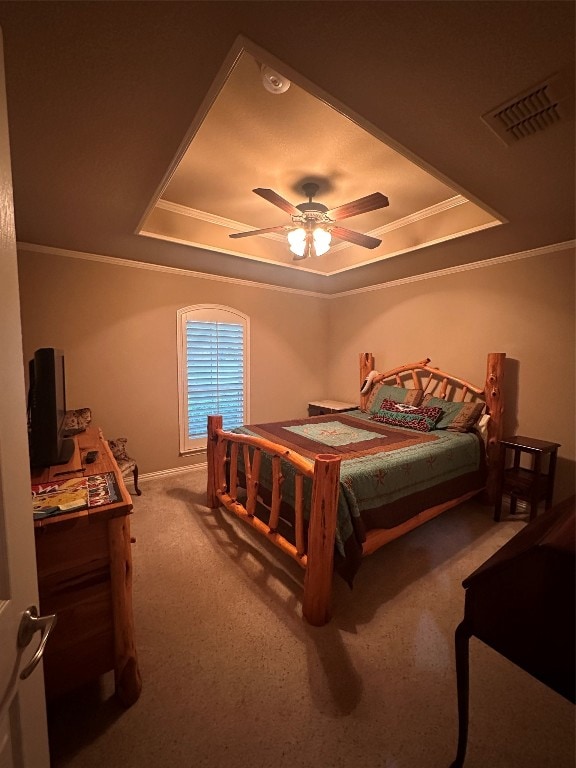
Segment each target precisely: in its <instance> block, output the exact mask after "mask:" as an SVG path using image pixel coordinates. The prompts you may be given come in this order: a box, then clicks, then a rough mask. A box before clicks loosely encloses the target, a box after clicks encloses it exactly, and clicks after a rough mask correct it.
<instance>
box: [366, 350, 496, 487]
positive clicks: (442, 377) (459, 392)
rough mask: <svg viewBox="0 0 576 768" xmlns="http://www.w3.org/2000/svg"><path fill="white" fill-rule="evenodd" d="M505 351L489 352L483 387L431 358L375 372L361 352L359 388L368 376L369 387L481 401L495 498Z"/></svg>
mask: <svg viewBox="0 0 576 768" xmlns="http://www.w3.org/2000/svg"><path fill="white" fill-rule="evenodd" d="M505 358H506V354H505V353H504V352H490V353H489V354H488V356H487V364H486V378H485V381H484V384H482V385H479V386H478V385H475V384H472V383H470V382H469V381H466V380H465V379H463V378H461V377H459V376H456V375H454V374H451V373H446V372H445V371H442V370H440V369H439V368H436V367H434V366H432V365H430V362H431V361H430V358H424V359H423V360H419V361H418V362H416V363H408V364H406V365H400V366H397V367H396V368H392V369H391V370H389V371H385V372H384V373H377V372H376V371H375V368H374V355H373V354H372V353H371V352H362V353H360V388H361V389H362V386H363V384H364V382H365V381H366V379H367V378H368V377H369V376H370V379H371V385H372V386H373V385H374V384H377V383H378V382H382V381H386V380H388V381H389V383H390V384H393V385H394V386H397V387H406V388H409V389H410V388H411V389H422V390H424V394H433V395H434V397H439V398H442V399H443V400H447V401H450V402H463V401H483V402H485V403H486V413H488V414H489V415H490V419H489V421H488V426H487V441H486V451H487V457H488V473H489V478H488V484H487V490H488V496H489V498H490V500H492V499H493V497H494V492H495V484H496V473H497V460H498V442H499V441H500V439H501V438H502V417H503V413H504V392H503V386H502V385H503V377H504V360H505ZM369 394H370V390H369V389H368V391H366V392H365V393H364V394H361V395H360V408H361V409H362V410H366V404H367V401H368V397H369Z"/></svg>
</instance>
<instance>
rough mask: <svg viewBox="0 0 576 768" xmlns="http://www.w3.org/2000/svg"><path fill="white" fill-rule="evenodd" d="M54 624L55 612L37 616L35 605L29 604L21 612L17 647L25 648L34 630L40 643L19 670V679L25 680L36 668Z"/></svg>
mask: <svg viewBox="0 0 576 768" xmlns="http://www.w3.org/2000/svg"><path fill="white" fill-rule="evenodd" d="M55 624H56V614H55V613H51V614H48V615H47V616H38V609H37V608H36V606H35V605H31V606H30V607H29V608H27V609H26V610H25V611H24V613H23V614H22V619H21V621H20V626H19V627H18V648H26V646H27V645H28V644H29V643H30V641H31V640H32V637H33V635H34V634H35V633H36V632H40V645H39V646H38V648H37V649H36V653H35V654H34V656H32V658H31V659H30V661H29V662H28V664H27V665H26V666H25V667H24V669H23V670H22V672H20V680H26V678H27V677H30V675H31V674H32V672H34V670H35V669H36V666H37V665H38V662H39V661H40V659H41V658H42V655H43V653H44V648H45V647H46V643H47V641H48V637H49V636H50V632H51V631H52V629H53V628H54V625H55Z"/></svg>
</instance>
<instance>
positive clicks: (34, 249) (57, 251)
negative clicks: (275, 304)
mask: <svg viewBox="0 0 576 768" xmlns="http://www.w3.org/2000/svg"><path fill="white" fill-rule="evenodd" d="M17 248H18V250H20V251H23V252H27V253H46V254H49V255H52V256H64V257H66V258H70V259H81V260H83V261H97V262H100V263H102V264H110V265H113V266H115V267H131V268H132V269H147V270H149V271H151V272H165V273H166V274H168V275H180V276H181V277H194V278H196V279H197V280H212V281H214V282H219V283H231V284H232V285H242V286H244V287H246V288H261V289H263V290H269V291H280V293H295V294H299V295H301V296H312V297H316V298H319V299H327V298H330V297H329V295H328V294H326V293H318V292H316V291H306V290H304V289H302V288H286V287H284V286H281V285H272V284H271V283H259V282H257V281H256V280H243V279H242V278H240V277H224V276H222V275H213V274H209V273H206V272H195V271H193V270H191V269H182V268H181V267H168V266H164V265H162V264H150V263H148V262H146V261H132V260H130V259H121V258H118V256H102V255H100V254H98V253H86V252H84V251H70V250H68V249H66V248H56V247H54V246H51V245H34V243H21V242H18V243H17Z"/></svg>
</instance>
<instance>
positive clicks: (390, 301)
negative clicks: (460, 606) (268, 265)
mask: <svg viewBox="0 0 576 768" xmlns="http://www.w3.org/2000/svg"><path fill="white" fill-rule="evenodd" d="M574 265H575V261H574V252H573V251H564V252H558V253H551V254H548V255H544V256H538V257H532V258H526V259H519V260H516V261H510V262H508V263H503V264H498V265H495V266H486V267H481V268H478V269H472V270H469V271H464V272H458V273H454V274H451V275H445V276H440V277H436V278H430V279H426V280H421V281H416V282H412V283H408V284H405V285H398V286H391V287H384V288H380V289H376V290H372V291H364V292H361V293H357V294H353V295H349V296H340V297H334V298H332V299H323V298H318V297H315V296H309V295H305V294H298V293H290V292H284V291H279V290H271V289H263V288H261V287H256V286H247V285H241V284H234V283H228V282H224V281H218V280H210V279H204V278H196V277H190V276H185V275H182V274H175V273H166V272H162V271H154V270H149V269H138V268H134V267H125V266H120V265H116V264H110V263H102V262H98V261H89V260H84V259H75V258H69V257H65V256H54V255H46V254H31V253H20V254H19V271H20V292H21V306H22V325H23V342H24V354H25V359H26V360H27V359H29V357H31V355H32V353H33V352H34V350H35V349H36V348H38V347H41V346H56V347H61V348H62V349H64V350H65V352H66V365H67V373H68V401H69V406H70V407H81V406H84V405H89V406H90V407H91V408H92V409H93V412H94V418H95V421H96V422H97V423H98V424H100V425H101V426H102V427H103V429H104V432H105V434H106V435H107V436H109V437H114V436H120V435H125V436H127V437H128V438H129V441H130V442H129V446H130V449H131V452H132V453H133V455H134V456H136V457H137V459H138V462H139V465H140V469H141V471H142V472H144V473H146V472H156V471H160V470H165V469H171V468H175V467H179V466H186V465H188V464H191V463H194V462H196V461H203V460H204V458H205V457H204V454H201V455H199V456H195V457H179V456H178V421H177V418H178V403H177V383H176V382H177V379H176V376H177V371H176V311H177V309H179V308H181V307H186V306H189V305H192V304H195V303H217V304H224V305H228V306H232V307H236V308H237V309H239V310H241V311H243V312H246V313H247V314H248V315H249V316H250V321H251V398H250V399H251V419H250V420H251V421H252V422H253V423H256V422H261V421H269V420H270V421H271V420H276V419H282V418H298V417H301V416H304V415H306V404H307V403H308V401H309V400H311V399H319V398H322V397H330V398H334V399H340V400H345V401H352V402H357V400H358V388H359V387H358V385H359V381H358V378H359V374H358V354H359V353H360V352H362V351H371V352H373V353H374V354H375V356H376V366H377V368H379V369H380V370H384V369H386V368H389V367H392V366H394V365H396V364H399V363H402V362H409V361H415V360H420V359H422V358H423V357H427V356H428V357H430V358H431V359H432V363H433V364H436V365H438V366H439V367H441V368H443V369H445V370H447V371H449V372H451V373H455V374H459V375H460V376H462V377H463V378H466V379H468V380H470V381H472V382H476V383H479V384H481V383H483V380H484V376H485V372H486V354H487V353H488V352H506V355H507V363H506V370H505V376H506V380H505V393H506V403H507V405H506V414H505V431H506V432H507V433H517V434H525V435H529V436H532V437H538V438H541V439H545V440H553V441H556V442H559V443H561V444H562V447H561V448H560V450H559V467H558V478H557V483H556V491H557V492H556V500H561V499H562V498H565V497H566V496H569V495H571V494H573V493H575V488H574V485H575V483H574V473H575V457H576V448H575V434H574V432H575V430H574V425H575V386H574V382H575V345H576V340H575V326H574V316H575V312H574V279H575V278H574Z"/></svg>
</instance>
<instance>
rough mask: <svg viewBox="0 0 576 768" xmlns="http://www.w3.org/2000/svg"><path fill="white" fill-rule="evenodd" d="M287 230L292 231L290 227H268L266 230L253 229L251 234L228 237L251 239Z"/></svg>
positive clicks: (235, 234)
mask: <svg viewBox="0 0 576 768" xmlns="http://www.w3.org/2000/svg"><path fill="white" fill-rule="evenodd" d="M285 229H290V227H285V226H280V227H266V229H251V230H250V231H249V232H234V233H233V234H232V235H228V237H251V236H252V235H264V234H266V232H282V231H283V230H285Z"/></svg>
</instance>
